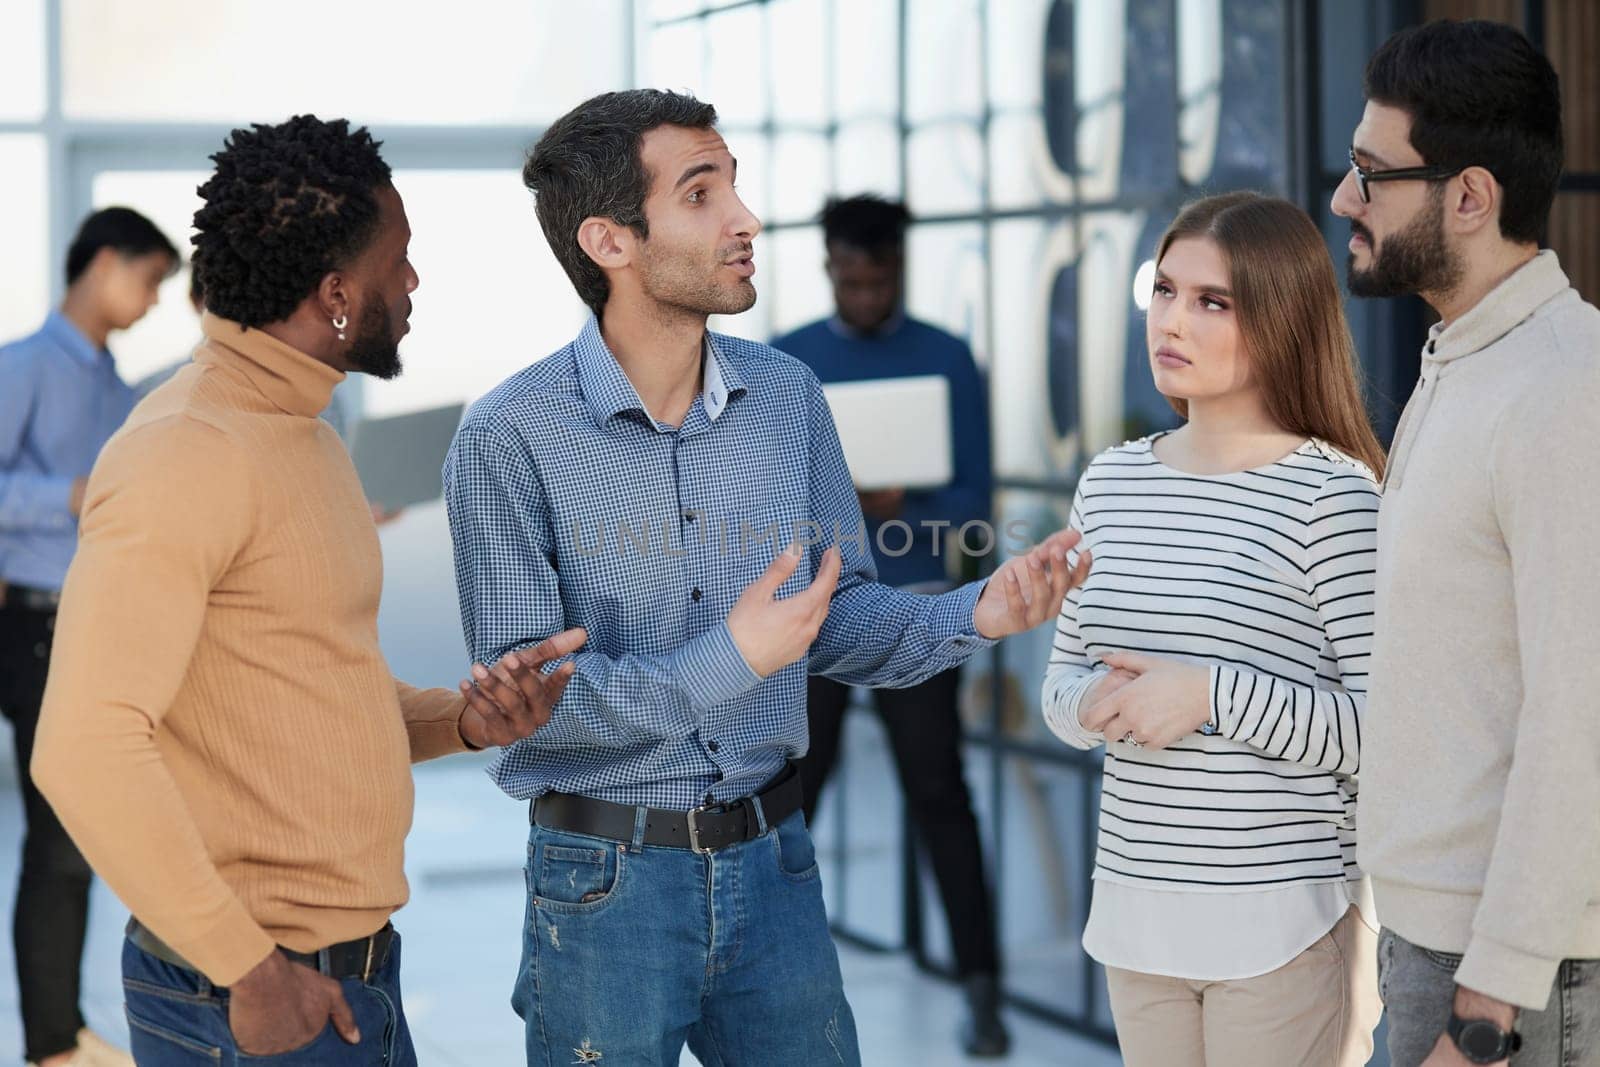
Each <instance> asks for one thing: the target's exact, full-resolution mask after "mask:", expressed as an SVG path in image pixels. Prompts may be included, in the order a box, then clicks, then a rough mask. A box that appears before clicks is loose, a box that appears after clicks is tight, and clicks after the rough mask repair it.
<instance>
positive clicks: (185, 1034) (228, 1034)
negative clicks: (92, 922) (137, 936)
mask: <svg viewBox="0 0 1600 1067" xmlns="http://www.w3.org/2000/svg"><path fill="white" fill-rule="evenodd" d="M339 985H340V986H341V987H342V988H343V989H344V999H345V1000H346V1001H347V1002H348V1003H349V1005H350V1012H351V1014H353V1015H354V1016H355V1019H356V1029H358V1030H360V1031H361V1041H360V1042H359V1043H357V1044H354V1045H352V1044H350V1043H349V1042H347V1041H345V1039H344V1038H342V1037H340V1036H339V1032H338V1031H337V1030H335V1029H334V1028H333V1024H332V1023H331V1022H330V1023H329V1024H328V1025H326V1026H324V1027H323V1028H322V1031H321V1033H319V1034H317V1036H316V1037H314V1038H312V1039H311V1041H310V1042H309V1043H307V1044H305V1045H301V1046H300V1047H299V1048H297V1049H295V1050H293V1051H292V1052H284V1053H280V1054H278V1055H276V1056H252V1055H250V1054H249V1053H245V1052H240V1051H239V1048H238V1046H237V1045H235V1044H234V1042H233V1031H232V1030H231V1029H229V1027H228V991H227V990H226V989H222V988H220V987H218V986H214V985H212V984H211V983H210V982H208V981H206V979H205V977H204V976H202V975H199V974H196V973H195V972H194V971H190V970H185V969H184V968H182V967H174V966H173V965H172V964H170V963H167V962H166V961H164V960H161V959H158V958H156V957H155V956H152V955H150V954H149V953H148V952H145V951H144V950H143V949H141V948H139V947H138V946H137V945H135V944H134V943H133V942H132V941H124V942H123V943H122V989H123V995H124V997H125V998H126V1000H127V1011H128V1037H129V1043H130V1044H131V1045H132V1052H133V1058H134V1060H135V1061H136V1062H137V1063H138V1064H139V1067H189V1065H191V1064H193V1065H196V1067H198V1065H200V1064H211V1065H216V1064H224V1065H236V1067H245V1065H246V1064H252V1063H259V1064H280V1065H282V1067H291V1065H292V1067H417V1053H416V1050H415V1049H414V1048H413V1047H412V1044H411V1030H410V1028H409V1027H408V1026H407V1025H406V1016H405V1012H404V1011H403V1010H402V1009H401V1007H400V935H399V934H396V935H395V936H394V940H393V941H392V942H391V943H390V947H389V958H388V960H387V961H385V962H384V965H383V966H382V967H380V968H379V969H378V971H377V973H375V974H374V975H372V977H371V978H370V979H369V980H368V981H365V982H363V981H361V979H359V978H346V979H344V980H343V981H341V982H340V983H339Z"/></svg>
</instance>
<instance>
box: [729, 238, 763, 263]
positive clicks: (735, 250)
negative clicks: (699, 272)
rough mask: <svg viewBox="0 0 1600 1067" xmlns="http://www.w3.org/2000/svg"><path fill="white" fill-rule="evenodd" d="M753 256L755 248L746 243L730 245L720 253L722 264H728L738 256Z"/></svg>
mask: <svg viewBox="0 0 1600 1067" xmlns="http://www.w3.org/2000/svg"><path fill="white" fill-rule="evenodd" d="M755 254H756V246H755V245H753V244H750V243H748V242H747V243H745V244H737V245H732V246H730V247H728V248H725V249H723V250H722V252H721V256H722V262H724V263H726V262H728V260H730V259H738V258H739V257H740V256H754V255H755Z"/></svg>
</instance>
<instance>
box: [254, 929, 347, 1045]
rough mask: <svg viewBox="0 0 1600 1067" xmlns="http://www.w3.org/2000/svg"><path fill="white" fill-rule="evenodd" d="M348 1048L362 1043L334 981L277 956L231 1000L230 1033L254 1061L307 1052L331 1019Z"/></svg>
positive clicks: (258, 969) (258, 967)
mask: <svg viewBox="0 0 1600 1067" xmlns="http://www.w3.org/2000/svg"><path fill="white" fill-rule="evenodd" d="M330 1019H331V1020H332V1023H333V1028H334V1029H335V1030H337V1031H338V1033H339V1036H340V1037H342V1038H344V1039H345V1040H346V1041H347V1042H349V1043H350V1044H352V1045H354V1044H358V1043H359V1042H360V1041H361V1031H360V1030H359V1029H358V1028H357V1027H356V1018H355V1014H354V1013H353V1012H351V1010H350V1004H349V1002H348V1001H346V1000H345V997H344V988H343V987H342V986H341V985H340V984H339V983H338V982H337V981H336V980H334V979H332V978H328V977H326V976H324V975H321V974H318V973H317V972H316V971H313V970H312V969H311V968H309V967H306V966H304V965H302V964H299V963H291V962H289V959H288V958H287V957H286V956H284V954H283V953H281V952H276V951H274V952H273V953H272V954H271V955H269V956H268V957H267V958H266V959H264V960H262V961H261V962H260V963H259V964H257V965H256V966H255V968H254V969H253V970H251V971H250V973H248V974H246V975H245V976H244V977H243V978H241V979H240V980H239V981H238V982H235V983H234V985H233V987H232V989H231V991H230V996H229V998H228V1029H229V1030H230V1031H232V1033H233V1040H234V1044H235V1046H236V1047H237V1048H238V1049H239V1051H240V1052H241V1053H244V1054H246V1055H250V1056H276V1055H279V1054H281V1053H285V1052H292V1051H294V1050H295V1049H299V1048H303V1047H304V1046H306V1045H309V1044H311V1042H313V1041H315V1040H316V1039H317V1038H318V1037H319V1036H320V1035H321V1034H322V1032H323V1031H324V1030H326V1029H327V1028H328V1024H329V1020H330Z"/></svg>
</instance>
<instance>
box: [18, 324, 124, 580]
mask: <svg viewBox="0 0 1600 1067" xmlns="http://www.w3.org/2000/svg"><path fill="white" fill-rule="evenodd" d="M133 401H134V395H133V390H132V389H130V388H128V386H127V384H126V383H124V382H123V380H122V379H121V378H120V377H119V376H118V375H117V368H116V365H115V364H114V363H113V362H112V360H111V353H110V352H108V351H106V350H105V349H103V348H96V347H95V346H94V344H93V342H91V341H90V340H89V339H88V338H87V337H85V336H84V335H83V333H82V331H80V330H79V329H78V328H77V327H76V326H74V325H73V324H72V322H71V321H70V320H69V319H68V318H67V317H66V316H65V315H63V314H61V312H59V311H53V312H51V313H50V316H49V317H48V318H46V319H45V320H44V325H43V326H41V327H40V328H39V331H38V332H37V333H35V334H32V335H31V336H28V337H25V338H23V339H22V340H20V341H14V342H12V343H11V344H8V345H5V346H4V347H0V581H5V582H8V583H10V584H11V585H26V586H31V587H33V588H35V589H52V590H53V589H60V588H61V582H62V580H63V579H64V578H65V577H66V574H67V566H68V564H70V563H71V562H72V553H73V550H74V549H75V548H76V547H77V544H78V520H77V519H76V518H74V517H73V515H72V511H71V510H70V508H69V507H68V503H69V501H70V498H71V496H72V483H73V481H74V480H76V479H78V478H86V477H88V475H89V471H90V470H92V469H93V468H94V461H95V459H96V458H97V457H98V456H99V455H100V449H101V448H103V447H104V446H105V443H106V442H107V441H108V440H110V439H111V435H112V434H113V433H116V431H117V428H118V427H120V426H121V425H122V423H123V420H124V419H126V418H127V417H128V412H130V411H132V410H133Z"/></svg>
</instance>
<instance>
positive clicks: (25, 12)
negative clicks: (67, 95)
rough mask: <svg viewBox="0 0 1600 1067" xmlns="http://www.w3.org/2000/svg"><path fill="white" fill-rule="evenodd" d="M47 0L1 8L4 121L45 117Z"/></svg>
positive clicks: (15, 0)
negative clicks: (45, 12)
mask: <svg viewBox="0 0 1600 1067" xmlns="http://www.w3.org/2000/svg"><path fill="white" fill-rule="evenodd" d="M44 58H45V49H44V0H7V2H6V3H5V4H4V5H3V6H0V122H11V121H15V122H37V121H38V120H39V119H40V118H42V117H43V116H44V89H45V86H44Z"/></svg>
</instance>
